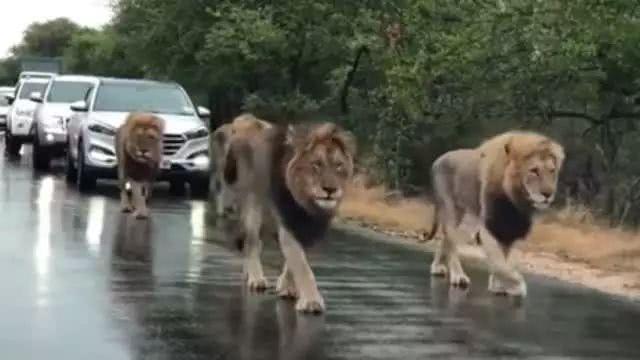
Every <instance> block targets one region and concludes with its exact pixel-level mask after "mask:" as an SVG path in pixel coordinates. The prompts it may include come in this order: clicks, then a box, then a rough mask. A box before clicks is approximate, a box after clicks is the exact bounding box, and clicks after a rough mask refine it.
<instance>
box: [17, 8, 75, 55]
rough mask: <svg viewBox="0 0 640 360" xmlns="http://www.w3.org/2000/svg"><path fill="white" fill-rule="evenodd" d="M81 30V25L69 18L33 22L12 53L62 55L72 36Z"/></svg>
mask: <svg viewBox="0 0 640 360" xmlns="http://www.w3.org/2000/svg"><path fill="white" fill-rule="evenodd" d="M80 30H81V28H80V26H78V25H77V24H76V23H74V22H72V21H71V20H69V19H67V18H58V19H55V20H50V21H46V22H42V23H33V24H31V25H29V27H28V28H27V30H25V32H24V37H23V38H22V42H21V43H20V44H18V45H16V46H14V47H13V48H12V53H13V54H14V55H18V56H22V55H32V56H50V57H57V56H62V54H63V53H64V50H65V48H66V47H67V45H69V42H70V41H71V38H72V37H73V36H74V34H76V33H77V32H78V31H80Z"/></svg>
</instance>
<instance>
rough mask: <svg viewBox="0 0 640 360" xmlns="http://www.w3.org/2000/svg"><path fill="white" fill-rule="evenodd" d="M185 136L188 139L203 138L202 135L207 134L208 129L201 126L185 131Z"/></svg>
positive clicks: (205, 135)
mask: <svg viewBox="0 0 640 360" xmlns="http://www.w3.org/2000/svg"><path fill="white" fill-rule="evenodd" d="M185 136H186V137H187V139H189V140H193V139H199V138H203V137H207V136H209V130H207V129H206V128H204V127H202V128H199V129H196V130H192V131H189V132H187V133H186V134H185Z"/></svg>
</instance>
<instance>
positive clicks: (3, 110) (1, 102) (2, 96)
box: [0, 86, 14, 130]
mask: <svg viewBox="0 0 640 360" xmlns="http://www.w3.org/2000/svg"><path fill="white" fill-rule="evenodd" d="M13 92H14V88H13V87H11V86H0V130H4V128H6V127H7V114H8V113H9V109H10V108H11V105H10V104H9V99H7V96H9V97H10V96H12V94H13Z"/></svg>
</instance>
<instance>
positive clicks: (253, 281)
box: [244, 199, 268, 291]
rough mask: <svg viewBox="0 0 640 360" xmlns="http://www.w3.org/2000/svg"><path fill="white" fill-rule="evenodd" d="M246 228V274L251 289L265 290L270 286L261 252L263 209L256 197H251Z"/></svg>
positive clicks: (246, 215) (245, 219) (246, 216)
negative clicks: (263, 266) (255, 199)
mask: <svg viewBox="0 0 640 360" xmlns="http://www.w3.org/2000/svg"><path fill="white" fill-rule="evenodd" d="M244 227H245V229H246V246H245V248H244V250H245V255H244V256H245V261H244V274H245V277H246V280H247V285H248V287H249V290H253V291H263V290H265V289H266V288H267V287H268V282H267V278H265V276H264V271H263V270H262V262H261V261H260V253H261V252H262V240H261V239H260V228H261V227H262V210H261V208H260V207H259V206H258V205H257V204H256V201H254V199H249V201H248V206H247V209H246V213H245V218H244Z"/></svg>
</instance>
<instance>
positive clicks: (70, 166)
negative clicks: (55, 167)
mask: <svg viewBox="0 0 640 360" xmlns="http://www.w3.org/2000/svg"><path fill="white" fill-rule="evenodd" d="M67 144H69V140H68V139H67ZM66 158H67V166H66V168H65V177H66V179H67V182H68V183H70V184H73V183H75V182H76V180H77V179H78V170H76V165H75V164H74V163H73V157H72V156H71V150H70V149H69V146H68V145H67V156H66Z"/></svg>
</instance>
